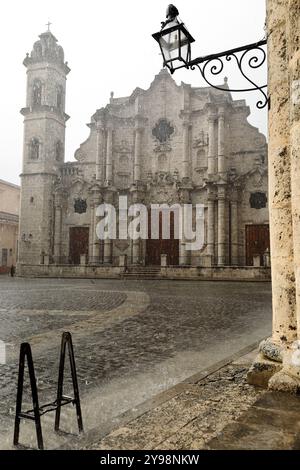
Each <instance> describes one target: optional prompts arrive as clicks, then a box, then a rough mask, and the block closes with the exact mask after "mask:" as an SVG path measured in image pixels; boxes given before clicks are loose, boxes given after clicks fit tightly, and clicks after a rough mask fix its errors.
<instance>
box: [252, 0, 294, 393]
mask: <svg viewBox="0 0 300 470" xmlns="http://www.w3.org/2000/svg"><path fill="white" fill-rule="evenodd" d="M267 19H268V49H269V94H270V99H271V101H270V105H271V106H270V112H269V200H270V201H269V203H270V229H271V258H272V289H273V334H272V338H270V340H268V341H267V343H264V344H262V346H261V352H262V354H261V356H260V357H259V358H258V360H257V364H259V363H260V362H262V363H263V362H264V360H265V359H271V360H272V359H273V360H275V361H277V363H278V362H281V363H282V365H283V369H282V370H281V371H280V372H277V370H278V367H277V366H276V367H272V365H270V364H268V366H267V369H268V371H269V372H268V374H269V375H268V378H269V377H270V376H271V375H272V374H273V373H274V372H276V373H275V375H274V376H273V377H272V378H271V379H270V381H269V386H270V387H271V388H273V389H279V390H289V391H298V390H299V385H300V362H299V360H298V359H297V354H298V348H299V343H296V342H295V340H297V339H298V340H299V339H300V295H299V287H300V271H299V266H300V189H299V188H300V163H299V162H300V120H299V119H300V82H299V80H300V3H299V0H268V1H267ZM257 364H256V366H257ZM256 366H255V365H254V368H253V370H252V372H251V373H250V377H251V374H252V373H253V371H254V372H255V371H258V373H257V374H256V373H254V374H253V375H252V378H251V380H252V382H253V383H259V381H260V379H259V376H260V373H259V370H263V369H264V368H263V367H261V368H260V367H259V366H258V367H256Z"/></svg>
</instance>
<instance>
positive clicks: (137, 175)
mask: <svg viewBox="0 0 300 470" xmlns="http://www.w3.org/2000/svg"><path fill="white" fill-rule="evenodd" d="M142 134H143V127H142V126H141V123H140V120H139V118H138V117H137V118H136V121H135V142H134V181H141V153H142Z"/></svg>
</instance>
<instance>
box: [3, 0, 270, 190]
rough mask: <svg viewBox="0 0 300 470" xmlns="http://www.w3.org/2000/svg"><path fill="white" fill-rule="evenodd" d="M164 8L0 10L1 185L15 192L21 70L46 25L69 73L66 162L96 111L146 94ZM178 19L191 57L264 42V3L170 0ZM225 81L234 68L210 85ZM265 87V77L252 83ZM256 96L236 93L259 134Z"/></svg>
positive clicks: (158, 64)
mask: <svg viewBox="0 0 300 470" xmlns="http://www.w3.org/2000/svg"><path fill="white" fill-rule="evenodd" d="M167 5H168V0H166V1H165V0H164V1H163V0H127V1H124V0H111V1H109V0H108V1H103V0H97V1H96V0H84V1H82V0H72V1H69V0H68V1H67V0H51V1H47V2H46V1H44V0H25V1H24V0H10V1H6V2H2V5H1V13H2V14H1V18H2V21H1V28H0V44H1V46H2V47H1V69H2V72H1V87H0V94H1V105H2V106H1V108H2V109H1V115H0V128H1V133H0V179H4V180H7V181H10V182H12V183H17V184H19V181H20V180H19V174H20V171H21V161H22V139H23V124H22V122H23V118H22V116H21V115H20V114H19V110H20V109H21V108H22V107H23V106H24V105H25V90H26V69H25V67H24V66H23V65H22V62H23V59H24V58H25V55H26V52H31V49H32V45H33V43H34V42H35V41H36V40H37V39H38V35H39V34H41V33H42V32H44V31H45V30H46V29H47V28H46V23H47V22H48V20H49V21H50V22H51V23H52V25H51V31H52V32H53V34H54V35H55V36H56V38H57V39H58V42H59V44H60V45H61V46H62V47H63V48H64V51H65V58H66V60H67V61H68V63H69V66H70V68H71V72H70V74H69V75H68V80H67V97H66V112H67V114H69V115H70V116H71V119H70V120H69V121H68V122H67V130H66V160H72V159H73V155H74V152H75V150H76V149H77V148H78V147H79V145H80V143H81V142H83V141H84V140H85V139H86V138H87V137H88V134H89V129H88V128H87V127H86V125H85V124H86V123H88V122H89V121H90V117H91V115H92V114H93V113H94V112H95V110H96V109H98V108H101V107H102V106H105V105H106V104H107V103H108V100H109V96H110V92H111V91H114V94H115V97H118V96H128V95H130V94H131V93H132V91H133V90H134V89H135V88H136V87H141V88H144V89H147V88H148V87H149V85H150V83H151V82H152V81H153V78H154V75H155V74H157V73H158V72H159V70H160V69H161V68H162V58H161V56H160V55H159V50H158V45H157V44H156V43H155V41H154V40H153V39H152V37H151V34H152V33H154V32H156V31H158V30H159V29H160V22H161V21H163V20H164V18H165V10H166V7H167ZM175 5H176V6H177V8H178V10H179V12H180V18H181V20H182V21H184V23H185V24H186V26H187V28H188V29H189V31H190V33H191V34H192V36H194V38H195V40H196V42H195V43H194V44H193V47H192V57H193V58H195V57H197V56H201V55H205V54H210V53H215V52H221V51H223V50H227V49H231V48H233V47H237V46H240V45H244V44H247V43H251V42H256V41H258V40H260V39H262V38H263V36H264V22H265V0H226V1H224V0H176V2H175ZM225 75H227V76H228V77H229V85H231V86H235V87H236V86H237V85H238V86H240V85H244V84H245V83H244V82H242V81H241V80H240V77H239V74H238V73H237V72H236V67H235V65H234V64H233V63H230V64H228V68H227V69H226V70H225V71H224V72H222V74H221V76H220V77H221V78H218V80H217V81H215V82H214V83H222V82H223V78H224V76H225ZM257 76H258V78H259V79H260V80H261V84H262V83H263V82H266V69H260V70H259V72H258V75H255V77H257ZM174 78H175V80H176V82H177V83H178V84H180V82H181V81H184V82H185V83H190V84H192V85H193V86H205V83H204V82H203V81H202V79H201V77H200V73H199V72H198V71H190V70H184V71H178V72H175V75H174ZM258 97H259V96H258V94H256V93H254V94H253V92H252V93H239V94H235V95H234V98H237V99H246V100H247V102H248V104H249V105H250V106H251V111H252V112H251V116H250V118H249V121H250V122H251V124H253V125H255V126H257V127H259V128H260V130H261V131H262V132H264V133H266V120H267V111H266V109H265V110H263V111H261V110H257V109H256V107H255V103H256V101H257V99H258Z"/></svg>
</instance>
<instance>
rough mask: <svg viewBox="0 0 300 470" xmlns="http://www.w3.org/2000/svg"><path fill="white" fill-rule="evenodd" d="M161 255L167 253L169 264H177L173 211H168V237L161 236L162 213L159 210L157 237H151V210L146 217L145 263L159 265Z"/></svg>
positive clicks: (177, 241) (177, 250)
mask: <svg viewBox="0 0 300 470" xmlns="http://www.w3.org/2000/svg"><path fill="white" fill-rule="evenodd" d="M161 255H167V263H168V265H171V266H176V265H178V264H179V240H178V239H175V238H174V213H173V212H171V213H170V238H168V239H163V238H162V213H161V212H159V238H158V239H156V240H153V239H152V238H151V212H149V218H148V240H147V244H146V264H147V265H148V266H160V263H161Z"/></svg>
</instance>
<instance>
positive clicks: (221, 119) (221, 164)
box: [218, 107, 226, 177]
mask: <svg viewBox="0 0 300 470" xmlns="http://www.w3.org/2000/svg"><path fill="white" fill-rule="evenodd" d="M218 173H219V175H220V176H221V177H224V176H225V173H226V156H225V110H224V108H223V107H221V108H219V114H218Z"/></svg>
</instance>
